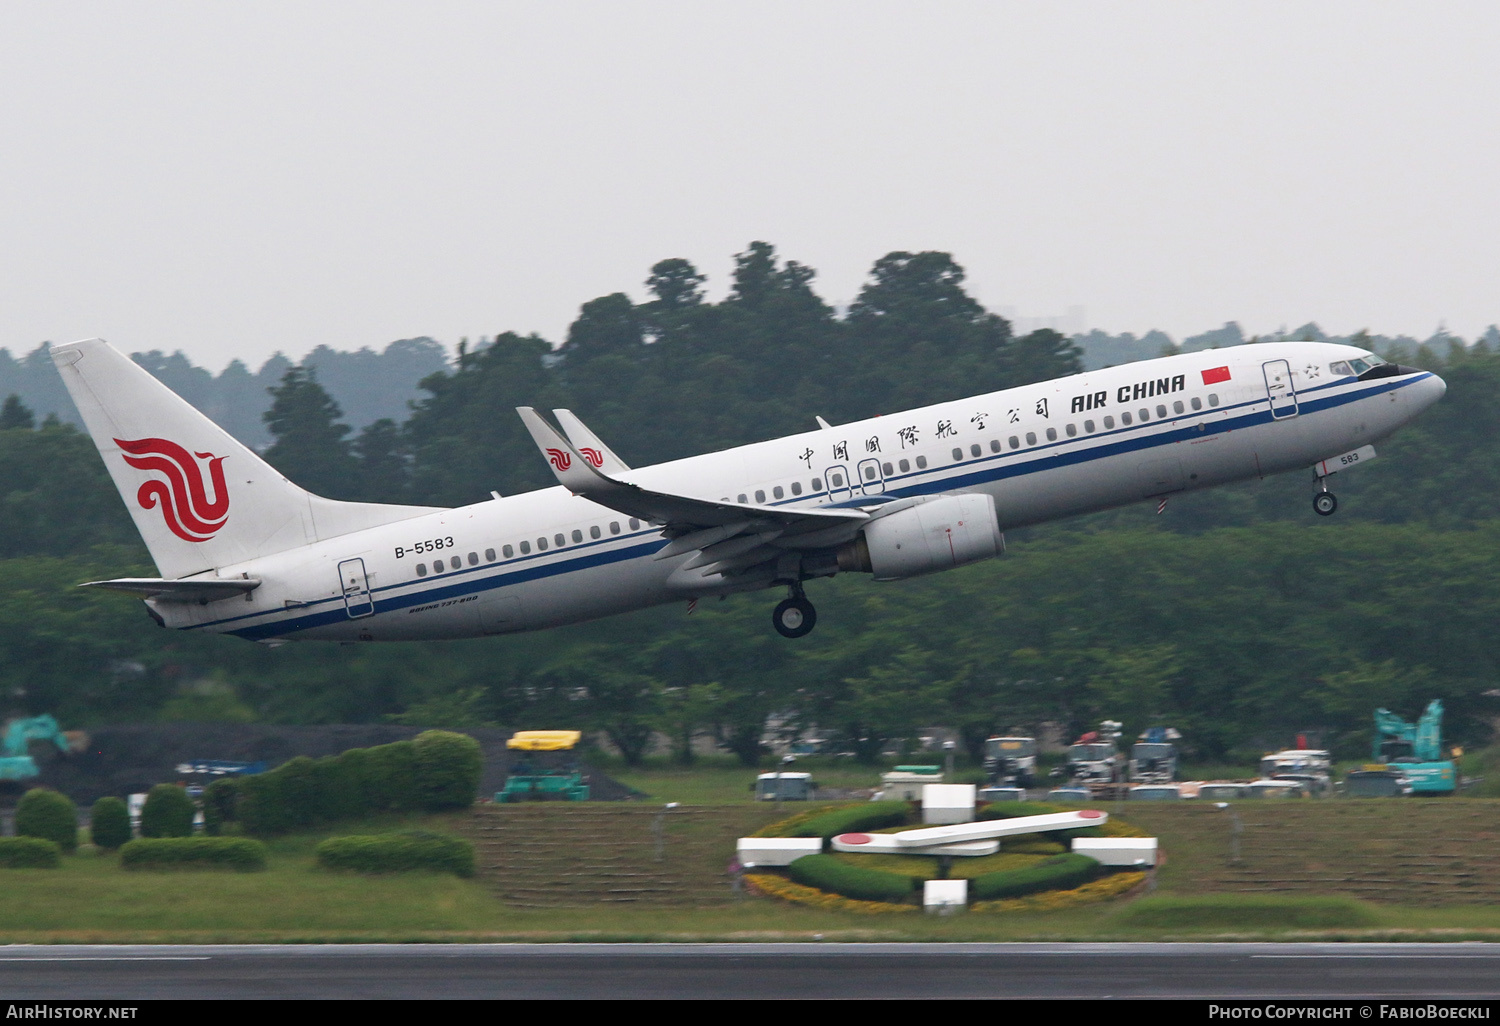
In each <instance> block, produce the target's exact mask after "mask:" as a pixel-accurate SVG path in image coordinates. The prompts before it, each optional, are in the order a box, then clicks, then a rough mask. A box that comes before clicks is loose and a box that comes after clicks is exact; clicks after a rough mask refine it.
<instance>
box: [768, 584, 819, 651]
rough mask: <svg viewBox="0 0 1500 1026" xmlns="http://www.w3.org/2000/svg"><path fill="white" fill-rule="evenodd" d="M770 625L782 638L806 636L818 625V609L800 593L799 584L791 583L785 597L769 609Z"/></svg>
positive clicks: (800, 587)
mask: <svg viewBox="0 0 1500 1026" xmlns="http://www.w3.org/2000/svg"><path fill="white" fill-rule="evenodd" d="M771 625H772V626H773V627H775V628H776V633H777V634H780V635H781V636H782V637H783V638H802V637H806V636H807V635H808V634H811V633H812V629H813V628H814V627H816V626H817V625H818V611H817V610H816V609H814V608H813V604H812V603H811V602H809V601H807V596H806V595H804V594H802V586H801V585H800V584H794V585H792V586H791V587H790V588H789V589H788V595H787V597H786V599H784V600H783V601H782V602H781V603H779V604H778V605H777V606H776V608H775V609H774V610H772V611H771Z"/></svg>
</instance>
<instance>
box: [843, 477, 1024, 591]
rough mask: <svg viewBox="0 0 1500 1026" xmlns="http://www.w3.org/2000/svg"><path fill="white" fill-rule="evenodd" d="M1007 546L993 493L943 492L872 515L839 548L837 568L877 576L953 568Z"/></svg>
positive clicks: (889, 577) (913, 574) (894, 578)
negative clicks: (848, 541) (857, 533)
mask: <svg viewBox="0 0 1500 1026" xmlns="http://www.w3.org/2000/svg"><path fill="white" fill-rule="evenodd" d="M1004 551H1005V536H1004V535H1003V534H1001V533H1000V523H999V520H998V519H997V518H996V516H995V499H994V497H993V496H991V495H987V494H985V493H983V492H979V493H974V494H964V495H945V496H943V497H941V498H937V499H931V500H929V501H927V502H924V503H921V504H920V505H916V506H910V507H908V508H906V509H903V510H901V511H900V512H897V513H892V514H890V515H889V516H884V517H879V518H877V519H875V520H872V521H871V522H870V524H869V526H868V527H866V528H865V529H864V530H863V531H862V532H860V535H859V537H858V538H856V539H854V541H852V542H850V543H849V544H848V545H845V546H844V547H843V548H841V549H839V552H838V560H839V569H841V570H855V571H860V572H863V573H869V574H874V575H875V579H876V580H877V581H898V580H901V579H902V578H904V577H916V576H918V575H919V574H931V573H936V572H937V571H939V570H951V569H952V568H953V567H956V566H963V565H964V564H965V563H975V562H978V561H979V560H981V559H990V558H992V557H994V556H998V555H1000V554H1001V553H1003V552H1004Z"/></svg>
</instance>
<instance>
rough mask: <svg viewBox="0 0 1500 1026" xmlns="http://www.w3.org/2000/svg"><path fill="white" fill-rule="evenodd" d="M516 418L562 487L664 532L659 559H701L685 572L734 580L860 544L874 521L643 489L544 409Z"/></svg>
mask: <svg viewBox="0 0 1500 1026" xmlns="http://www.w3.org/2000/svg"><path fill="white" fill-rule="evenodd" d="M516 412H517V413H518V414H520V415H521V422H522V423H523V424H525V425H526V430H528V431H529V432H531V437H532V439H533V440H534V441H535V442H536V444H537V448H538V449H540V450H541V451H542V455H543V456H545V457H546V459H547V462H548V463H549V464H550V465H551V466H552V473H553V474H554V475H556V477H557V480H558V483H560V484H561V485H562V486H563V487H564V488H567V489H568V490H569V491H570V492H572V493H573V494H574V495H578V496H582V497H583V498H585V499H588V500H589V501H590V502H597V503H598V504H599V505H601V506H606V507H608V508H610V509H613V510H618V511H619V512H621V513H624V514H626V515H627V516H632V517H638V518H640V519H641V520H645V521H648V522H650V523H653V524H658V525H660V526H661V527H662V529H663V533H664V534H666V535H667V536H668V537H669V538H670V539H671V541H670V542H669V543H668V544H667V545H666V546H664V547H663V548H662V550H661V551H660V552H658V553H657V554H656V558H657V559H666V558H668V557H670V556H679V555H682V554H684V553H688V552H694V551H696V552H697V553H698V555H697V556H695V557H694V558H693V559H691V560H689V561H688V562H687V563H686V564H684V565H683V567H682V569H684V570H694V569H699V568H706V569H704V570H703V572H704V574H710V573H720V574H727V573H734V572H737V571H741V570H745V569H748V568H749V567H752V566H756V565H759V564H760V563H764V562H767V561H769V560H772V559H776V558H778V557H779V556H781V555H783V554H785V553H786V552H787V550H789V549H805V548H821V547H826V546H832V545H838V544H840V543H842V542H844V541H848V540H849V539H851V538H853V537H854V535H855V534H857V533H858V531H859V528H860V527H861V526H863V525H864V524H865V523H867V522H868V521H869V519H870V516H869V514H868V513H865V512H863V511H861V510H857V509H805V508H804V509H791V508H786V509H784V508H782V507H779V506H758V505H748V504H742V503H736V502H716V501H714V500H712V499H699V498H694V497H692V496H688V495H674V494H672V493H670V492H658V491H653V490H652V489H649V488H642V487H641V486H640V485H637V484H631V483H630V482H628V481H620V480H618V479H616V478H614V477H611V476H609V475H607V474H605V473H603V472H602V471H601V470H599V469H597V468H596V467H595V466H594V465H593V463H592V462H591V461H589V460H587V459H585V458H584V457H583V456H582V455H581V454H580V453H579V452H578V449H577V448H575V447H574V446H573V444H572V443H571V442H570V441H568V440H567V439H566V438H564V437H563V436H562V434H560V433H559V432H558V431H557V430H556V429H555V428H554V427H552V425H551V424H549V423H547V421H546V420H545V419H544V418H543V417H542V416H541V414H539V413H537V411H536V410H534V409H532V408H531V407H529V406H520V407H517V408H516Z"/></svg>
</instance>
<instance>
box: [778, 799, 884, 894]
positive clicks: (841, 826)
mask: <svg viewBox="0 0 1500 1026" xmlns="http://www.w3.org/2000/svg"><path fill="white" fill-rule="evenodd" d="M909 815H911V805H910V804H909V803H907V802H898V801H885V802H864V803H863V804H860V805H853V806H850V807H848V808H843V809H834V810H833V811H832V812H825V813H823V814H821V815H818V816H813V817H812V818H811V819H808V820H805V821H804V822H802V823H800V824H798V825H797V827H796V828H795V829H793V830H792V831H791V832H790V834H789V835H788V836H791V837H822V838H824V839H825V840H826V839H827V838H830V837H837V836H838V835H839V834H848V833H856V832H858V831H862V830H879V829H880V828H881V827H893V826H900V825H901V824H903V823H905V822H906V819H907V817H908V816H909ZM840 893H842V892H840Z"/></svg>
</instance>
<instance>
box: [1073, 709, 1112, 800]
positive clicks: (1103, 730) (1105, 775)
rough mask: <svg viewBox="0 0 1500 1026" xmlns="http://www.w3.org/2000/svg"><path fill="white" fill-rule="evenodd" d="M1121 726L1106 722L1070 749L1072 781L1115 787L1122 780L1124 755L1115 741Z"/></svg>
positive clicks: (1109, 721) (1083, 736) (1082, 737)
mask: <svg viewBox="0 0 1500 1026" xmlns="http://www.w3.org/2000/svg"><path fill="white" fill-rule="evenodd" d="M1119 737H1120V723H1119V722H1118V721H1116V720H1105V721H1104V722H1103V723H1101V724H1099V729H1098V730H1091V731H1089V732H1088V733H1087V734H1084V735H1082V736H1081V737H1079V739H1078V740H1077V741H1074V742H1073V743H1072V744H1071V745H1069V746H1068V768H1067V775H1068V779H1069V780H1072V781H1075V782H1077V783H1079V784H1084V785H1088V784H1112V783H1115V782H1116V781H1118V780H1119V779H1120V753H1119V750H1118V749H1117V748H1116V747H1115V742H1116V741H1118V740H1119Z"/></svg>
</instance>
